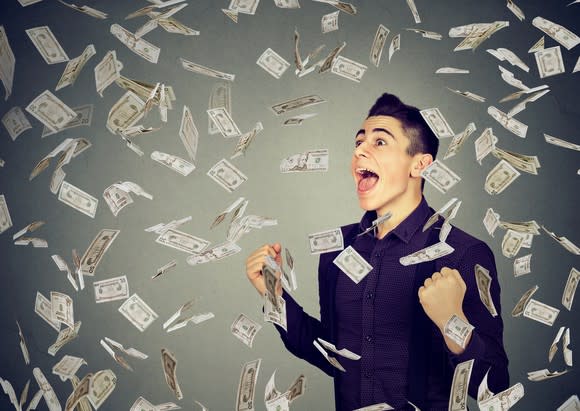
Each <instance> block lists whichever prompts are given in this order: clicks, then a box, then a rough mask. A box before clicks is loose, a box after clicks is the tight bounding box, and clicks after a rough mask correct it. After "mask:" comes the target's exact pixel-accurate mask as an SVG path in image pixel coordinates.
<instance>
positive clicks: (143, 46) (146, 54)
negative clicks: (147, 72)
mask: <svg viewBox="0 0 580 411" xmlns="http://www.w3.org/2000/svg"><path fill="white" fill-rule="evenodd" d="M110 30H111V34H112V35H113V36H115V37H116V38H117V39H118V40H119V41H120V42H121V43H123V44H124V45H125V46H127V48H128V49H129V50H131V51H132V52H133V53H135V54H137V55H138V56H139V57H142V58H144V59H145V60H147V61H148V62H150V63H153V64H157V61H158V60H159V54H160V53H161V49H160V48H159V47H157V46H155V45H153V44H151V43H149V42H148V41H146V40H143V39H142V38H138V37H136V36H135V34H133V33H131V32H130V31H128V30H127V29H125V28H123V27H122V26H120V25H118V24H113V25H111V29H110Z"/></svg>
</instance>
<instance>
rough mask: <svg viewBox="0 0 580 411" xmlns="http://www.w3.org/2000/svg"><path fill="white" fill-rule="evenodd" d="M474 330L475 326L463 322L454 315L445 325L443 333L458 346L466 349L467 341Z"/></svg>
mask: <svg viewBox="0 0 580 411" xmlns="http://www.w3.org/2000/svg"><path fill="white" fill-rule="evenodd" d="M474 328H475V327H474V326H473V325H471V324H469V323H467V322H465V321H463V320H462V319H461V318H459V317H458V316H457V315H455V314H453V315H452V316H451V318H449V320H447V322H446V323H445V327H444V331H443V333H444V334H445V336H446V337H449V338H450V339H451V340H452V341H453V342H455V343H456V344H457V345H459V346H460V347H462V348H465V346H466V345H467V339H468V338H469V335H470V333H471V331H472V330H473V329H474Z"/></svg>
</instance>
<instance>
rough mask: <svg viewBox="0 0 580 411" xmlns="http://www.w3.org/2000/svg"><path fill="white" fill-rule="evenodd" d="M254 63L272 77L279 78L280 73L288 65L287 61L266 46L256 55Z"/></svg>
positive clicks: (282, 72)
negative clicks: (256, 59) (256, 58)
mask: <svg viewBox="0 0 580 411" xmlns="http://www.w3.org/2000/svg"><path fill="white" fill-rule="evenodd" d="M256 64H257V65H258V66H260V67H262V68H263V69H264V70H266V72H268V73H269V74H270V75H271V76H272V77H274V78H277V79H279V78H280V77H282V74H284V72H285V71H286V70H287V69H288V68H289V67H290V63H288V62H287V61H286V60H284V58H283V57H282V56H280V55H279V54H278V53H276V52H275V51H274V50H272V49H271V48H267V49H266V50H265V51H264V52H263V53H262V54H261V55H260V57H258V61H256Z"/></svg>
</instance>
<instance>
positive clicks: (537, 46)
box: [528, 36, 545, 53]
mask: <svg viewBox="0 0 580 411" xmlns="http://www.w3.org/2000/svg"><path fill="white" fill-rule="evenodd" d="M544 37H545V36H542V37H541V38H540V39H539V40H538V41H536V42H535V43H534V45H533V46H532V47H530V49H529V50H528V53H535V52H536V51H539V50H543V49H544Z"/></svg>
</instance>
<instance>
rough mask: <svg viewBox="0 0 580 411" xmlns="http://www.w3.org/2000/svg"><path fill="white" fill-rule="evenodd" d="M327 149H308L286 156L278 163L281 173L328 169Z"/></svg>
mask: <svg viewBox="0 0 580 411" xmlns="http://www.w3.org/2000/svg"><path fill="white" fill-rule="evenodd" d="M328 157H329V156H328V150H327V149H319V150H309V151H306V152H304V153H298V154H294V155H291V156H289V157H286V158H285V159H283V160H282V162H281V163H280V172H281V173H296V172H307V171H323V172H324V171H328Z"/></svg>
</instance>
